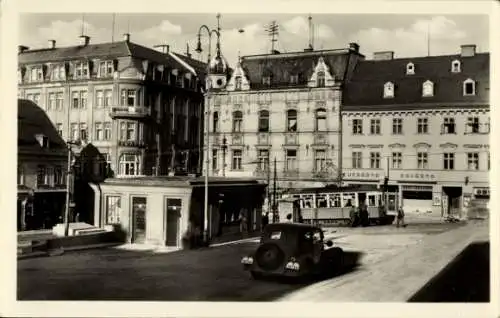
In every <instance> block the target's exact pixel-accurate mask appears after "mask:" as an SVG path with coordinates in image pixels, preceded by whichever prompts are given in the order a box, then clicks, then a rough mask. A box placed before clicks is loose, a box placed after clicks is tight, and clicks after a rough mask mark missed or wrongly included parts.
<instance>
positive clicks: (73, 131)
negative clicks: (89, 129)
mask: <svg viewBox="0 0 500 318" xmlns="http://www.w3.org/2000/svg"><path fill="white" fill-rule="evenodd" d="M70 137H71V140H72V141H76V140H78V124H75V123H71V136H70Z"/></svg>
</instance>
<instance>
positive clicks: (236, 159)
mask: <svg viewBox="0 0 500 318" xmlns="http://www.w3.org/2000/svg"><path fill="white" fill-rule="evenodd" d="M241 157H242V151H241V150H239V149H236V150H233V158H232V159H233V160H232V166H231V169H233V170H241Z"/></svg>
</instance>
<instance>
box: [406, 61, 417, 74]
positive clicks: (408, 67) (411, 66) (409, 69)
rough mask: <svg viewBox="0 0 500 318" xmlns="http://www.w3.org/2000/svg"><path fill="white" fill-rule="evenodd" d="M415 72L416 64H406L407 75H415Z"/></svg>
mask: <svg viewBox="0 0 500 318" xmlns="http://www.w3.org/2000/svg"><path fill="white" fill-rule="evenodd" d="M414 74H415V64H413V63H411V62H410V63H408V64H407V65H406V75H414Z"/></svg>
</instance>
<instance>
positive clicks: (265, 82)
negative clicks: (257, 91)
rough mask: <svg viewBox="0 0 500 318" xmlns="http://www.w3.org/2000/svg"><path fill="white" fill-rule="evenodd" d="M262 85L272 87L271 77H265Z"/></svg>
mask: <svg viewBox="0 0 500 318" xmlns="http://www.w3.org/2000/svg"><path fill="white" fill-rule="evenodd" d="M262 84H264V85H267V86H271V76H264V77H263V78H262Z"/></svg>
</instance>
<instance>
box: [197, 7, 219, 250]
mask: <svg viewBox="0 0 500 318" xmlns="http://www.w3.org/2000/svg"><path fill="white" fill-rule="evenodd" d="M219 19H220V14H217V29H210V28H209V27H208V26H206V25H204V24H203V25H202V26H200V28H199V30H198V44H197V46H196V52H198V53H201V52H202V51H203V49H202V48H201V31H202V30H205V31H206V32H207V34H208V55H207V60H208V61H207V72H206V76H207V77H208V74H209V73H210V58H211V50H212V35H214V34H215V35H216V36H217V55H220V24H219ZM205 84H206V88H205V94H204V95H205V145H206V146H205V151H204V152H205V154H204V156H205V207H204V215H203V242H204V243H205V244H206V245H208V240H209V237H208V170H209V158H208V154H209V136H208V134H209V127H208V126H209V123H210V121H209V113H210V112H209V106H210V105H209V101H210V88H211V84H210V81H209V80H208V79H207V78H206V79H205Z"/></svg>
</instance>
